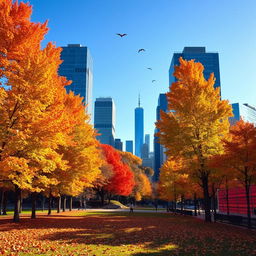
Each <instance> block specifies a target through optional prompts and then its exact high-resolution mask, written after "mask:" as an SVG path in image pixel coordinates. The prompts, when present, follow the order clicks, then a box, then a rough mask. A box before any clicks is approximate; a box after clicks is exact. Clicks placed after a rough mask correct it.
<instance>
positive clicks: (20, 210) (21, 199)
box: [19, 192, 23, 213]
mask: <svg viewBox="0 0 256 256" xmlns="http://www.w3.org/2000/svg"><path fill="white" fill-rule="evenodd" d="M22 203H23V198H22V194H21V192H20V207H19V213H22Z"/></svg>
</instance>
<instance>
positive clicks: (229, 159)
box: [219, 120, 256, 228]
mask: <svg viewBox="0 0 256 256" xmlns="http://www.w3.org/2000/svg"><path fill="white" fill-rule="evenodd" d="M223 142H224V149H225V153H224V154H223V155H221V156H220V158H219V161H220V165H222V167H223V168H227V169H228V170H229V171H230V172H233V174H234V177H235V178H236V179H237V180H238V181H240V183H241V184H242V185H243V187H244V189H245V194H246V201H247V217H248V227H249V228H250V227H251V207H250V187H251V185H252V184H255V182H256V128H255V127H254V125H253V124H252V123H249V122H245V121H243V120H240V121H239V122H237V123H236V124H235V125H234V126H232V127H231V128H230V136H229V138H228V139H224V140H223Z"/></svg>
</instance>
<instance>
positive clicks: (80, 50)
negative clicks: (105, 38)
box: [59, 44, 93, 120]
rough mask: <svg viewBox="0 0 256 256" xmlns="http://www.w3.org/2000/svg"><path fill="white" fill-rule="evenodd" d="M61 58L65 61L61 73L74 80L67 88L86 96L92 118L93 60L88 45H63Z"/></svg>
mask: <svg viewBox="0 0 256 256" xmlns="http://www.w3.org/2000/svg"><path fill="white" fill-rule="evenodd" d="M61 59H62V60H63V62H62V64H61V65H60V68H59V74H60V75H61V76H65V77H67V79H68V80H72V84H71V85H69V86H67V87H66V90H67V91H68V92H69V91H73V92H74V93H75V95H80V96H81V97H83V98H84V103H85V104H86V105H87V112H88V114H90V116H91V120H92V87H93V61H92V57H91V54H90V51H89V49H88V47H85V46H81V45H80V44H68V46H65V47H62V52H61Z"/></svg>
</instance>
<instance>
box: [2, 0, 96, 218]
mask: <svg viewBox="0 0 256 256" xmlns="http://www.w3.org/2000/svg"><path fill="white" fill-rule="evenodd" d="M31 12H32V9H31V6H29V4H24V3H22V2H21V3H19V2H18V1H16V2H15V3H12V1H11V0H0V66H1V68H0V81H1V84H0V116H1V119H0V170H1V174H0V181H1V184H3V186H6V185H7V186H9V185H11V186H12V188H13V189H14V190H15V195H16V196H15V211H14V221H19V205H20V202H19V200H20V194H21V190H26V191H30V192H33V193H36V192H41V191H44V190H47V189H50V188H51V187H54V186H56V185H58V184H60V183H61V182H62V183H65V182H64V180H65V179H67V176H69V178H70V177H72V179H70V180H69V181H72V182H71V183H69V184H68V187H69V188H68V191H69V193H71V194H76V193H77V191H76V192H74V188H75V189H77V187H78V186H75V185H74V184H76V185H77V184H78V183H79V184H82V185H81V186H80V185H79V189H78V190H79V191H80V190H81V187H84V186H86V185H88V184H89V183H91V182H92V180H93V179H95V177H96V176H97V173H98V169H97V168H98V167H97V166H98V165H100V162H99V164H97V163H96V162H97V160H96V158H97V157H96V156H97V154H98V150H97V149H96V146H97V142H96V140H95V134H94V130H93V129H92V127H91V126H90V125H89V124H88V123H85V121H86V120H87V119H88V117H87V116H86V115H85V113H83V114H82V112H84V108H83V106H82V104H81V99H80V98H79V97H77V98H76V97H74V96H73V95H69V96H68V95H67V94H66V90H65V86H67V85H68V84H70V82H68V81H67V80H66V78H64V77H61V76H59V75H58V68H59V65H60V64H61V60H60V53H61V48H56V47H55V46H54V45H53V44H52V43H48V44H47V46H46V47H45V48H44V49H41V41H42V40H43V38H44V36H45V34H46V32H47V30H48V29H47V27H46V23H44V24H40V23H38V24H36V23H33V22H31V21H30V16H31ZM72 102H73V103H72ZM76 115H80V116H81V117H80V116H79V118H78V119H77V120H76V118H75V116H76ZM83 133H85V134H83ZM61 149H63V151H65V150H66V151H65V153H66V154H64V152H63V151H62V150H61ZM67 152H68V153H67ZM71 153H72V156H73V159H69V158H68V156H67V154H68V155H69V154H71ZM89 155H90V157H89ZM64 156H66V158H64ZM79 161H80V162H79ZM76 164H77V165H76ZM74 166H76V168H75V167H74ZM72 168H74V172H73V173H72V170H71V169H72ZM89 170H90V172H91V173H90V174H88V172H89ZM71 173H72V175H73V174H74V173H75V174H76V175H73V176H72V175H71ZM65 174H66V175H65ZM66 189H67V188H66Z"/></svg>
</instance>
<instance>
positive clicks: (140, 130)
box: [135, 97, 144, 157]
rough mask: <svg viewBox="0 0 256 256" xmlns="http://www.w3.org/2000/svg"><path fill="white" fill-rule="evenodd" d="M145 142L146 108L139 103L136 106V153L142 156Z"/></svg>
mask: <svg viewBox="0 0 256 256" xmlns="http://www.w3.org/2000/svg"><path fill="white" fill-rule="evenodd" d="M143 143H144V110H143V108H142V107H141V106H140V97H139V105H138V107H137V108H135V155H136V156H138V157H141V149H142V145H143Z"/></svg>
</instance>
